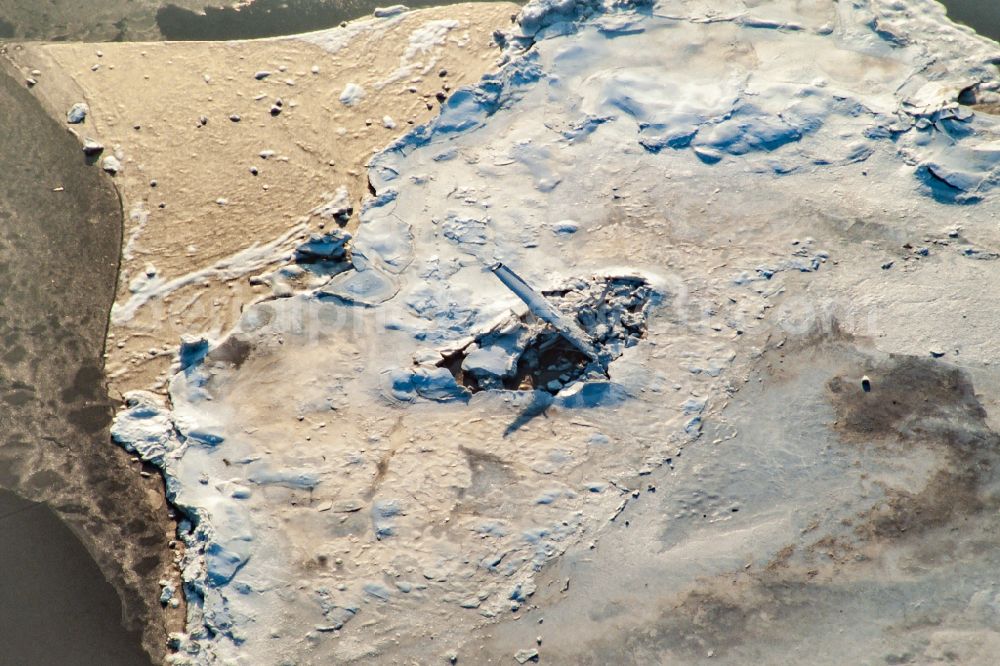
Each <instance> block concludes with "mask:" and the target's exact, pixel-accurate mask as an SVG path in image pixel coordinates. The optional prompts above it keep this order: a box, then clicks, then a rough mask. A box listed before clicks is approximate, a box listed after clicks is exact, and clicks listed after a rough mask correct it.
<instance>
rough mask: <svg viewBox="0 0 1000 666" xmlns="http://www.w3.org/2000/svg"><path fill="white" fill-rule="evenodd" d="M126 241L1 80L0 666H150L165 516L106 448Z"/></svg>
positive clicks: (84, 176)
mask: <svg viewBox="0 0 1000 666" xmlns="http://www.w3.org/2000/svg"><path fill="white" fill-rule="evenodd" d="M58 187H62V188H64V190H63V191H59V192H57V191H53V190H54V189H55V188H58ZM121 225H122V216H121V205H120V203H119V200H118V197H117V195H116V193H115V191H114V189H113V188H112V187H111V184H110V182H109V181H108V179H107V177H106V176H104V175H103V174H102V173H101V172H100V170H99V169H96V168H94V167H90V166H88V165H86V164H85V161H84V158H83V154H82V152H81V150H80V148H79V145H78V143H77V141H76V139H74V138H73V137H72V136H71V135H70V134H69V133H68V132H67V131H66V129H65V128H64V127H62V126H61V125H60V124H59V123H57V122H55V121H54V120H52V119H51V118H49V117H48V116H47V115H46V114H45V113H44V112H43V111H42V109H41V107H40V106H39V104H38V103H37V101H36V100H35V99H34V98H33V97H32V95H31V94H30V93H29V92H28V91H27V90H26V89H25V88H24V87H23V86H22V85H20V84H19V83H17V82H15V81H14V80H12V79H11V78H10V77H8V76H6V75H3V74H2V73H0V489H4V490H5V491H6V490H9V491H14V492H15V493H17V495H19V496H20V497H21V498H24V499H17V498H15V497H14V496H12V495H11V494H10V493H8V492H2V493H0V530H2V531H0V664H12V665H15V664H16V665H18V666H34V665H35V664H38V665H39V666H41V665H48V664H59V665H61V664H72V665H75V664H81V665H83V664H95V665H98V664H100V665H118V664H122V665H124V664H143V663H144V664H149V663H150V658H149V656H147V655H146V654H144V652H143V650H142V648H141V644H140V636H139V634H138V633H136V631H137V630H139V629H141V628H143V627H147V626H152V625H154V624H155V617H156V613H158V612H159V610H158V608H156V602H155V599H156V594H157V591H158V586H157V584H156V580H157V579H158V578H159V576H160V572H161V571H163V570H164V568H165V567H166V566H167V559H168V555H167V553H168V552H169V551H168V549H167V536H166V534H167V531H168V527H167V523H166V507H165V506H162V505H159V506H158V505H157V504H156V502H154V501H153V500H151V499H149V497H150V495H149V493H148V492H147V490H149V488H148V486H144V485H143V484H145V483H146V482H147V480H146V479H142V478H141V477H140V476H139V475H138V474H137V470H136V469H135V467H134V466H132V465H131V464H130V463H129V461H128V458H127V456H126V455H125V454H124V452H123V451H121V450H119V449H118V448H117V447H114V446H113V445H112V444H111V441H110V437H109V433H108V424H109V421H110V418H111V413H112V409H111V405H110V402H109V400H108V397H107V390H106V388H105V383H104V375H103V362H102V354H103V351H104V336H105V333H106V328H107V321H108V313H109V310H110V307H111V303H112V299H113V298H114V291H115V285H116V280H117V272H118V254H119V249H120V246H121V228H122V227H121ZM25 500H32V501H40V502H45V503H46V504H47V505H48V507H51V508H48V507H46V506H39V507H36V508H26V509H24V507H30V506H31V504H30V503H28V502H26V501H25ZM21 509H24V510H21ZM11 512H15V513H11ZM56 516H58V518H59V519H57V518H56ZM60 519H61V520H60ZM70 528H72V531H71V530H70ZM76 535H79V536H80V537H81V538H80V539H78V538H77V536H76ZM81 539H82V541H81ZM84 544H86V547H85V545H84ZM89 553H94V554H95V557H96V559H92V557H91V555H90V554H89ZM109 580H110V581H111V582H109ZM112 583H113V585H112ZM116 590H117V593H116ZM118 593H122V595H123V596H122V597H121V598H120V597H119V596H118ZM121 599H125V600H126V601H127V603H126V604H125V606H124V608H123V604H122V601H121ZM123 620H124V621H125V622H126V624H127V625H128V629H126V628H125V626H123ZM154 649H155V648H154Z"/></svg>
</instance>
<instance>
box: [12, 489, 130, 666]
mask: <svg viewBox="0 0 1000 666" xmlns="http://www.w3.org/2000/svg"><path fill="white" fill-rule="evenodd" d="M0 567H2V568H3V573H2V574H0V590H2V591H0V664H21V665H24V666H29V665H34V664H39V665H42V664H80V665H83V664H94V665H95V666H97V665H100V664H142V663H146V664H148V663H149V657H148V656H146V655H145V653H143V651H142V649H141V648H140V647H139V635H138V634H128V633H126V632H124V631H123V630H122V627H121V601H120V600H119V599H118V595H117V594H116V593H115V590H114V589H113V588H112V587H111V586H110V585H109V584H108V583H107V582H106V581H105V580H104V576H103V575H102V574H101V571H100V569H99V568H98V567H97V564H96V563H95V562H94V561H93V560H92V559H90V556H89V555H88V554H87V551H86V550H85V549H84V547H83V545H82V544H81V543H80V540H79V539H77V538H76V536H75V535H74V534H73V533H72V532H71V531H70V530H69V528H68V527H67V526H66V525H65V524H64V523H63V522H62V521H61V520H60V519H59V518H58V517H57V516H56V515H55V514H54V513H53V512H52V510H51V509H49V508H48V507H47V506H46V505H44V504H35V503H33V502H28V501H27V500H24V499H21V498H19V497H17V496H15V495H14V494H12V493H9V492H6V491H2V490H0Z"/></svg>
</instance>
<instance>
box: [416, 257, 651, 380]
mask: <svg viewBox="0 0 1000 666" xmlns="http://www.w3.org/2000/svg"><path fill="white" fill-rule="evenodd" d="M497 270H499V271H500V272H499V274H498V277H500V275H503V280H504V284H507V286H508V287H511V289H512V291H514V293H515V294H517V295H518V296H519V297H521V300H523V301H524V302H525V303H526V304H528V312H526V313H525V314H524V315H515V314H511V315H510V316H509V317H507V318H506V319H504V320H502V321H500V322H499V323H498V324H496V325H495V326H493V327H492V328H490V329H489V330H488V331H486V332H484V333H481V334H479V335H477V336H475V337H474V338H473V339H472V340H469V341H467V342H465V343H463V344H461V345H460V346H457V347H452V348H449V349H445V350H441V352H440V354H441V360H440V361H438V363H437V364H436V365H437V367H438V368H447V369H448V370H449V371H450V372H451V374H452V376H454V377H455V379H456V380H457V381H458V383H459V384H460V385H462V386H464V387H465V388H466V389H468V390H469V391H471V392H473V393H476V392H478V391H484V390H520V391H530V390H541V391H546V392H548V393H551V394H553V395H555V394H557V393H559V392H560V391H561V390H562V389H563V388H564V387H566V386H569V385H571V384H573V383H575V382H577V381H580V380H584V381H586V380H587V379H595V378H596V379H600V380H602V381H603V380H606V379H607V377H608V366H609V364H610V363H611V362H612V361H614V360H615V359H617V358H618V357H620V356H621V355H622V353H623V352H624V350H625V348H627V347H631V346H633V345H635V344H636V343H637V342H638V340H639V339H641V338H643V337H644V336H645V334H646V318H647V315H648V308H649V305H650V304H651V302H652V301H653V297H654V295H655V292H654V290H653V289H652V288H651V287H650V286H649V284H648V283H647V282H646V281H645V280H644V279H642V278H639V277H632V276H627V277H594V278H591V279H589V280H583V279H576V280H573V281H572V282H570V283H569V284H567V285H566V286H565V287H563V288H561V289H557V290H554V291H548V292H543V293H538V292H536V291H535V290H534V289H532V288H531V287H530V286H528V285H527V283H525V282H524V281H523V280H522V279H521V278H519V277H518V276H517V275H516V274H515V273H514V272H513V271H511V270H510V269H508V268H506V267H504V266H502V265H501V266H499V267H497V268H494V273H497ZM553 322H556V323H555V324H553ZM567 332H568V333H569V334H568V335H567ZM588 342H589V344H587V343H588ZM581 347H583V349H581ZM584 349H586V350H587V352H588V353H585V352H584Z"/></svg>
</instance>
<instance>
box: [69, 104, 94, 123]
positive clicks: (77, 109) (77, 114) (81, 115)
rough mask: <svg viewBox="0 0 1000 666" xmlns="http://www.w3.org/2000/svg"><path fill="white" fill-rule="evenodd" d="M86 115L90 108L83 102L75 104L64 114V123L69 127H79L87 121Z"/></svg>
mask: <svg viewBox="0 0 1000 666" xmlns="http://www.w3.org/2000/svg"><path fill="white" fill-rule="evenodd" d="M88 113H90V107H89V106H87V105H86V104H84V103H83V102H77V103H76V104H74V105H73V106H72V108H70V110H69V111H68V112H67V113H66V122H68V123H69V124H70V125H79V124H80V123H82V122H83V121H84V120H86V119H87V114H88Z"/></svg>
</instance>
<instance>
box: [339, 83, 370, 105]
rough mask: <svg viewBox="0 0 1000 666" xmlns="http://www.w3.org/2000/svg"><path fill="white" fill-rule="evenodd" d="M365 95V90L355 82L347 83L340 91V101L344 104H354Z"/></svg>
mask: <svg viewBox="0 0 1000 666" xmlns="http://www.w3.org/2000/svg"><path fill="white" fill-rule="evenodd" d="M364 96H365V90H364V88H362V87H361V86H359V85H358V84H357V83H348V84H347V85H346V86H344V90H343V91H342V92H341V93H340V103H341V104H343V105H344V106H354V105H355V104H357V103H358V102H360V101H361V99H362V98H363V97H364Z"/></svg>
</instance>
